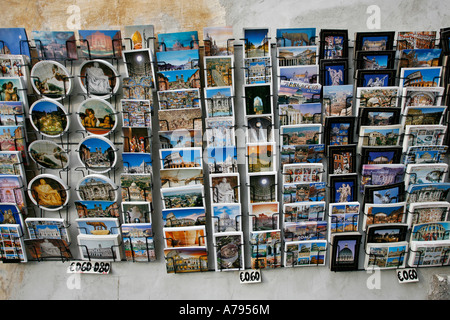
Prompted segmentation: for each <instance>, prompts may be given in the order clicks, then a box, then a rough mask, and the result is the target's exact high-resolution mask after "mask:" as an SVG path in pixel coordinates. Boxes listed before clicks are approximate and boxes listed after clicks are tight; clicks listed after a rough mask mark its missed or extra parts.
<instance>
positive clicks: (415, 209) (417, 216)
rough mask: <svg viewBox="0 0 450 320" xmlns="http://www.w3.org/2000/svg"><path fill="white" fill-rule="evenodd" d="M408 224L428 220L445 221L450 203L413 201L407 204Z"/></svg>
mask: <svg viewBox="0 0 450 320" xmlns="http://www.w3.org/2000/svg"><path fill="white" fill-rule="evenodd" d="M408 210H409V212H408V213H409V214H408V216H407V223H408V226H409V227H410V228H411V227H412V225H413V224H421V223H428V222H439V221H447V217H448V212H449V210H450V203H449V202H447V201H432V202H414V203H410V204H409V208H408Z"/></svg>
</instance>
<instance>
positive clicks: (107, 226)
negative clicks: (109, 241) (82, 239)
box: [76, 218, 121, 236]
mask: <svg viewBox="0 0 450 320" xmlns="http://www.w3.org/2000/svg"><path fill="white" fill-rule="evenodd" d="M76 222H77V225H78V232H79V233H80V234H91V235H96V236H101V235H108V234H120V231H121V230H120V222H119V219H118V218H78V219H76Z"/></svg>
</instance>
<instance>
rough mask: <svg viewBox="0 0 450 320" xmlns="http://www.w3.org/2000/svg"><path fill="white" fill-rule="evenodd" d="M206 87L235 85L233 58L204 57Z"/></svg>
mask: <svg viewBox="0 0 450 320" xmlns="http://www.w3.org/2000/svg"><path fill="white" fill-rule="evenodd" d="M204 70H205V75H204V76H205V87H231V86H233V85H234V58H233V56H214V57H204Z"/></svg>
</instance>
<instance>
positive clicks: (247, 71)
mask: <svg viewBox="0 0 450 320" xmlns="http://www.w3.org/2000/svg"><path fill="white" fill-rule="evenodd" d="M243 68H244V84H246V85H247V84H263V83H270V82H271V81H272V61H271V57H256V58H244V67H243Z"/></svg>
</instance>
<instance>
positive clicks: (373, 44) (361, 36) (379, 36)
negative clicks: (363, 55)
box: [355, 31, 395, 52]
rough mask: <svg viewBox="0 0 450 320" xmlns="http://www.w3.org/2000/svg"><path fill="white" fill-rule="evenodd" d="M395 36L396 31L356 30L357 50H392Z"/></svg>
mask: <svg viewBox="0 0 450 320" xmlns="http://www.w3.org/2000/svg"><path fill="white" fill-rule="evenodd" d="M394 37H395V32H394V31H382V32H378V31H377V32H356V33H355V52H357V51H360V50H362V51H382V50H392V48H393V46H394Z"/></svg>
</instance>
